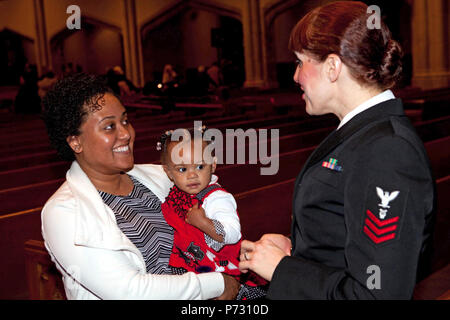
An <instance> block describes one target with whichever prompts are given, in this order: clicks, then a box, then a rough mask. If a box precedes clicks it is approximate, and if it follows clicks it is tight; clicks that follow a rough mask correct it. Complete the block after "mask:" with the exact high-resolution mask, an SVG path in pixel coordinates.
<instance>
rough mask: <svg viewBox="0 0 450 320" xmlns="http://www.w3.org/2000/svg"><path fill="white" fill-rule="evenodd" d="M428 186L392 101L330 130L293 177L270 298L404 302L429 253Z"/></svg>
mask: <svg viewBox="0 0 450 320" xmlns="http://www.w3.org/2000/svg"><path fill="white" fill-rule="evenodd" d="M434 206H435V185H434V179H433V177H432V173H431V169H430V165H429V161H428V157H427V154H426V151H425V148H424V146H423V143H422V141H421V140H420V139H419V137H418V136H417V134H416V132H415V130H414V128H413V127H412V125H411V123H410V122H409V119H408V118H407V117H406V116H405V114H404V112H403V106H402V102H401V100H399V99H392V100H388V101H386V102H383V103H380V104H378V105H376V106H373V107H371V108H369V109H367V110H366V111H363V112H361V113H359V114H357V115H356V116H355V117H353V118H352V119H351V120H350V121H349V122H348V123H346V124H345V125H343V126H342V127H341V128H340V129H339V130H335V131H333V132H332V133H331V134H330V135H329V136H328V137H327V138H326V139H325V140H324V141H323V142H322V143H321V144H320V145H319V146H318V148H317V149H316V150H315V151H314V152H313V154H312V155H311V156H310V158H309V159H308V161H307V162H306V164H305V166H304V168H303V170H302V171H301V172H300V174H299V176H298V178H297V181H296V185H295V189H294V197H293V222H292V234H291V237H292V239H291V240H292V255H291V256H288V257H285V258H283V259H282V260H281V261H280V263H279V265H278V266H277V268H276V270H275V272H274V275H273V278H272V281H271V283H270V287H269V291H268V298H270V299H410V298H411V297H412V294H413V290H414V286H415V283H416V277H417V275H418V272H419V258H420V257H422V256H425V253H427V252H428V248H429V247H430V244H431V239H432V234H431V233H432V229H433V223H434Z"/></svg>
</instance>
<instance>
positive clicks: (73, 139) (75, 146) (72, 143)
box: [66, 136, 83, 153]
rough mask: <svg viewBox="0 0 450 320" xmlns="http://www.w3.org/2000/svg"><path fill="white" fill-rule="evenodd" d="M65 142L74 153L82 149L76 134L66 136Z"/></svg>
mask: <svg viewBox="0 0 450 320" xmlns="http://www.w3.org/2000/svg"><path fill="white" fill-rule="evenodd" d="M66 141H67V144H68V145H69V147H70V148H71V149H72V150H73V152H75V153H80V152H82V151H83V146H82V145H81V143H80V138H79V137H78V136H68V137H67V139H66Z"/></svg>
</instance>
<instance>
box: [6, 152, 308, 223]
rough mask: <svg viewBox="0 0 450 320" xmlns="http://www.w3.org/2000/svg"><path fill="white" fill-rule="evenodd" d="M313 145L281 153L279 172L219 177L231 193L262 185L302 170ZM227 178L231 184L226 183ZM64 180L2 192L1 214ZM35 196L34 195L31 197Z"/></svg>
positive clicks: (227, 172)
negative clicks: (274, 173) (246, 177)
mask: <svg viewBox="0 0 450 320" xmlns="http://www.w3.org/2000/svg"><path fill="white" fill-rule="evenodd" d="M313 149H314V146H313V147H309V148H307V149H300V150H298V151H294V152H288V153H286V154H283V155H281V156H280V158H279V161H280V164H279V165H280V172H279V174H277V175H273V176H260V175H259V174H260V171H259V168H260V165H219V166H218V169H217V174H218V175H219V177H221V176H222V172H224V173H223V176H228V180H225V182H224V186H225V187H226V188H228V189H229V190H230V192H239V191H240V190H246V188H251V187H252V186H254V185H255V184H262V183H266V182H270V181H277V180H278V181H279V179H280V177H283V175H284V176H286V175H289V174H292V173H290V170H288V169H287V168H291V167H292V166H293V167H294V168H293V170H296V169H297V170H299V165H298V164H299V163H302V162H304V161H305V160H306V158H307V156H308V155H309V154H310V153H311V152H312V150H313ZM249 175H251V176H253V177H254V178H252V179H248V180H246V181H242V179H241V177H242V176H249ZM227 181H228V183H227ZM63 182H64V179H56V180H49V181H45V182H40V183H35V184H32V185H26V186H21V187H16V188H11V189H5V190H1V191H0V203H1V205H0V216H1V215H5V214H9V213H11V212H16V211H22V210H27V209H31V208H36V207H40V206H43V205H44V204H45V202H46V201H47V200H48V198H49V197H50V196H51V195H52V194H53V193H54V192H55V191H56V190H57V189H58V188H59V186H60V185H61V184H62V183H63ZM30 195H32V196H30Z"/></svg>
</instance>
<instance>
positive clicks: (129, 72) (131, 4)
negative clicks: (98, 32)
mask: <svg viewBox="0 0 450 320" xmlns="http://www.w3.org/2000/svg"><path fill="white" fill-rule="evenodd" d="M124 7H125V29H124V58H125V69H126V71H125V73H126V76H127V78H128V79H130V80H131V81H132V82H133V83H134V84H135V85H136V86H143V85H144V71H143V63H142V61H143V60H142V48H141V37H140V34H139V31H138V26H137V19H136V2H135V0H124Z"/></svg>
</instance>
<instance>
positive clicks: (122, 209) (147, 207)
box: [99, 176, 180, 274]
mask: <svg viewBox="0 0 450 320" xmlns="http://www.w3.org/2000/svg"><path fill="white" fill-rule="evenodd" d="M130 178H131V180H132V181H133V183H134V188H133V191H131V193H130V194H129V195H127V196H116V195H112V194H109V193H106V192H102V191H99V193H100V196H101V197H102V199H103V201H104V202H105V204H107V205H108V206H109V207H110V208H111V209H112V211H113V212H114V214H115V216H116V221H117V225H118V226H119V228H120V230H121V231H122V232H123V233H124V234H125V235H126V236H127V237H128V239H130V241H131V242H132V243H133V244H134V245H135V246H136V247H137V248H138V249H139V251H140V252H141V254H142V256H143V257H144V261H145V264H146V270H147V272H148V273H153V274H172V273H180V271H179V270H173V269H172V268H171V267H169V258H170V254H171V252H172V246H173V229H172V227H170V226H169V225H168V224H167V222H166V220H165V219H164V216H163V215H162V212H161V202H160V201H159V199H158V197H156V195H155V194H154V193H153V192H152V191H150V190H149V189H148V188H147V187H145V186H144V185H142V184H141V183H140V182H139V181H137V180H136V179H134V178H133V177H131V176H130Z"/></svg>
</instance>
